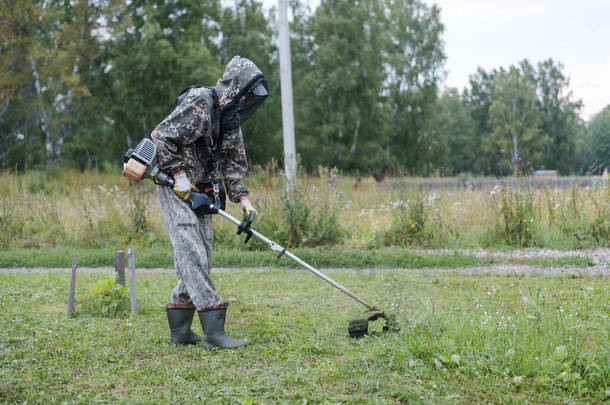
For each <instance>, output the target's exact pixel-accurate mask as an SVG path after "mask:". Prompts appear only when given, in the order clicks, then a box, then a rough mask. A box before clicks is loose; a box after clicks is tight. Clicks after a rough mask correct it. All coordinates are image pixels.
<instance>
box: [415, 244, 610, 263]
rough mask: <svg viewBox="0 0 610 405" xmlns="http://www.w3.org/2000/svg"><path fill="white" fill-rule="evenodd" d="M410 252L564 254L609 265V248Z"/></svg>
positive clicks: (528, 256)
mask: <svg viewBox="0 0 610 405" xmlns="http://www.w3.org/2000/svg"><path fill="white" fill-rule="evenodd" d="M411 251H412V252H417V253H431V254H447V255H450V254H453V253H454V252H457V253H460V254H463V255H471V256H476V257H497V258H516V259H534V258H556V257H566V256H581V257H588V258H590V259H591V260H593V262H595V264H597V265H606V266H609V265H610V249H609V248H599V249H583V250H553V249H535V248H532V249H516V250H484V249H455V250H454V249H413V250H411Z"/></svg>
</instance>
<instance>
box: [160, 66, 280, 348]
mask: <svg viewBox="0 0 610 405" xmlns="http://www.w3.org/2000/svg"><path fill="white" fill-rule="evenodd" d="M268 94H269V93H268V87H267V81H266V80H265V76H264V75H263V73H262V72H261V71H260V69H259V68H258V67H257V66H256V65H255V64H254V63H253V62H252V61H250V60H249V59H246V58H242V57H240V56H235V57H233V58H232V59H231V60H230V61H229V63H228V64H227V66H226V67H225V71H224V74H223V75H222V78H220V79H219V80H218V82H217V84H216V86H215V87H201V86H192V87H189V88H188V89H186V90H185V91H183V92H182V94H181V95H180V96H179V97H178V99H177V100H176V103H175V104H174V108H173V109H172V111H171V112H170V114H169V115H168V116H167V117H166V118H165V119H164V120H163V121H162V122H161V123H160V124H159V125H158V126H157V127H156V128H155V129H154V130H153V132H152V134H151V137H152V139H153V141H154V142H155V145H156V146H157V149H158V159H159V165H160V168H161V169H162V170H163V171H165V172H166V173H168V174H169V175H172V176H173V177H174V180H175V183H174V187H173V190H172V189H171V188H168V187H165V186H157V193H158V196H159V202H160V204H161V209H162V211H163V217H164V218H165V224H166V226H167V230H168V232H169V237H170V240H171V243H172V246H173V249H174V266H175V269H176V274H177V276H178V284H177V285H176V287H175V288H174V289H173V291H172V293H171V297H170V301H169V303H168V304H167V305H166V311H167V319H168V322H169V327H170V331H171V336H170V343H172V344H180V345H182V344H195V343H198V342H200V341H201V337H200V336H198V335H197V334H196V333H194V332H193V331H192V330H191V324H192V321H193V316H194V313H195V310H197V313H198V315H199V321H200V323H201V326H202V327H203V331H204V338H203V342H204V347H205V348H206V349H212V348H215V347H220V348H236V347H241V346H246V345H248V344H249V343H250V342H249V341H248V340H238V339H233V338H231V337H230V336H229V335H227V333H226V332H225V320H226V314H227V306H228V305H227V304H226V303H223V301H222V299H221V298H220V296H219V295H218V292H217V291H216V287H215V286H214V283H213V282H212V279H211V278H210V266H211V262H212V217H211V215H210V214H211V213H210V214H201V215H197V214H195V212H194V211H192V210H191V209H190V207H189V205H188V204H187V202H186V201H188V199H189V195H190V192H191V190H197V191H200V192H204V193H207V194H209V195H210V197H211V198H213V199H214V201H218V202H219V203H222V204H224V201H225V198H226V197H225V191H224V190H225V188H226V193H227V195H228V197H229V200H230V201H231V202H233V203H239V204H240V205H241V207H242V209H243V211H244V216H245V217H246V218H250V220H252V219H254V217H255V216H256V215H257V214H258V213H257V211H256V210H255V209H254V208H253V207H252V204H251V203H250V201H249V200H248V194H249V190H248V188H247V187H245V186H244V184H243V182H242V180H243V178H244V176H245V175H246V172H247V168H248V166H247V160H246V151H245V148H244V143H243V136H242V131H241V124H242V123H243V122H244V121H246V120H247V119H248V118H249V117H250V116H251V115H252V114H253V113H254V112H255V111H256V110H257V109H258V108H259V107H260V106H261V104H262V103H263V102H264V101H265V99H266V97H267V95H268ZM220 174H221V175H222V180H223V181H222V182H221V181H220V180H219V179H218V177H219V175H220ZM223 182H224V187H223V184H222V183H223ZM223 208H224V207H223Z"/></svg>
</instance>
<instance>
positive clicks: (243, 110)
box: [220, 75, 269, 132]
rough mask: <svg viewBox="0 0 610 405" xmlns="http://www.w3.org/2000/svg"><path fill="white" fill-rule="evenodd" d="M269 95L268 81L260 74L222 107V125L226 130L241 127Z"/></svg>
mask: <svg viewBox="0 0 610 405" xmlns="http://www.w3.org/2000/svg"><path fill="white" fill-rule="evenodd" d="M268 95H269V91H268V87H267V81H266V80H265V77H264V76H263V75H258V76H257V77H255V78H253V79H252V80H251V82H250V83H249V84H248V85H247V86H245V87H244V88H243V89H242V90H241V91H240V92H239V94H237V96H236V97H235V98H234V99H233V101H232V102H231V103H229V104H228V105H227V106H226V107H224V108H223V109H222V112H221V118H220V120H221V126H222V130H223V131H224V132H228V131H232V130H235V129H237V128H239V127H240V126H241V125H242V124H243V123H244V122H246V120H248V118H250V117H251V116H252V114H254V112H255V111H256V110H258V108H259V107H260V106H261V105H262V104H263V102H264V101H265V99H266V98H267V96H268Z"/></svg>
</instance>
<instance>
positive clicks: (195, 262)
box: [157, 186, 222, 309]
mask: <svg viewBox="0 0 610 405" xmlns="http://www.w3.org/2000/svg"><path fill="white" fill-rule="evenodd" d="M157 194H158V195H159V202H160V204H161V210H162V211H163V217H164V218H165V225H166V226H167V231H168V233H169V238H170V240H171V242H172V246H173V248H174V267H175V269H176V274H177V276H178V285H176V287H175V288H174V290H173V291H172V295H171V298H170V306H175V307H187V306H191V305H194V306H195V307H196V308H198V309H201V308H205V307H211V306H214V305H220V304H222V300H221V299H220V297H219V296H218V294H217V293H216V287H215V286H214V283H213V282H212V279H211V278H210V267H211V264H212V216H211V215H204V216H202V217H198V216H197V215H195V213H194V212H193V211H191V209H190V208H189V206H188V204H187V203H185V202H184V201H183V200H181V199H180V198H179V197H178V196H177V195H176V194H174V191H173V190H172V189H171V187H167V186H157Z"/></svg>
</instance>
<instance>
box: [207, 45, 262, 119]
mask: <svg viewBox="0 0 610 405" xmlns="http://www.w3.org/2000/svg"><path fill="white" fill-rule="evenodd" d="M216 92H217V93H218V99H219V103H220V110H221V115H222V126H223V129H224V130H231V129H236V128H237V127H239V125H240V124H241V123H242V122H244V121H245V120H246V119H248V118H249V117H250V115H252V113H254V111H256V109H257V108H258V107H259V106H260V105H261V104H262V103H263V101H264V100H265V97H266V96H267V94H268V93H267V81H266V80H265V76H264V75H263V72H261V70H260V69H259V68H258V67H257V66H256V65H255V64H254V63H253V62H252V61H251V60H249V59H246V58H242V57H240V56H234V57H233V59H231V60H230V61H229V63H228V64H227V66H226V67H225V71H224V74H223V75H222V78H220V80H218V83H216Z"/></svg>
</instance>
